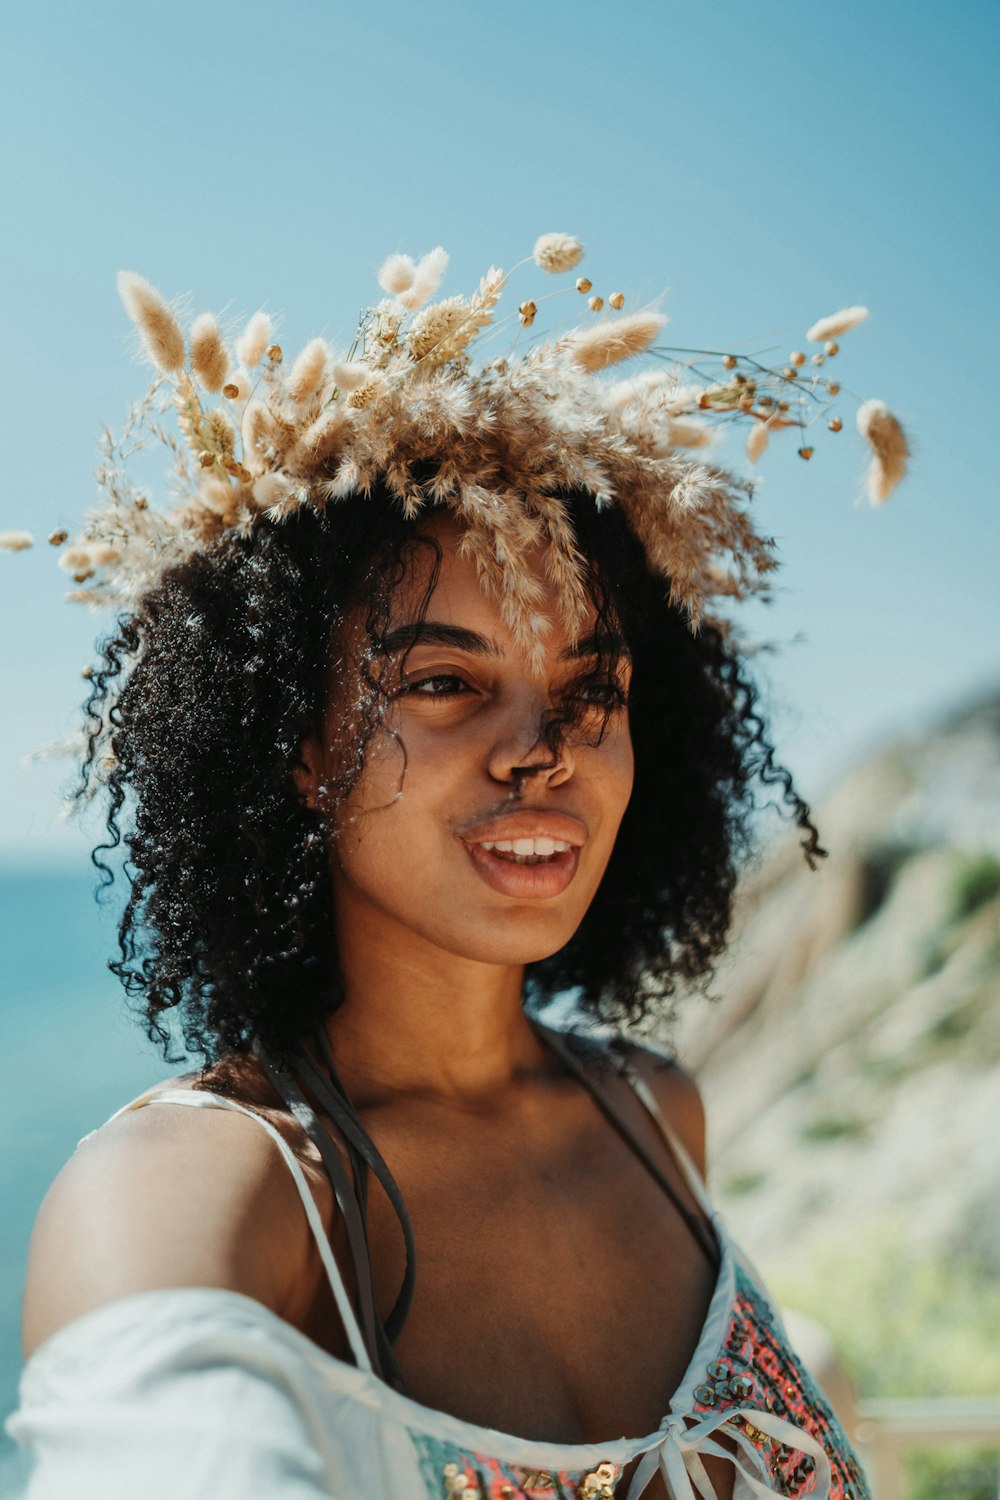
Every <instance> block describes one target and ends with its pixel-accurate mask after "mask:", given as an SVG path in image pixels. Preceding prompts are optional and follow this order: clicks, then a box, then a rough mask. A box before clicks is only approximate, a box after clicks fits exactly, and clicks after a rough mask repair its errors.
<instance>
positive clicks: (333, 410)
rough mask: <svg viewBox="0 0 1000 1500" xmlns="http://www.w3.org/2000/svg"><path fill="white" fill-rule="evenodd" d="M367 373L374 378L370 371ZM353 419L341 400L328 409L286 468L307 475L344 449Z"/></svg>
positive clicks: (294, 450)
mask: <svg viewBox="0 0 1000 1500" xmlns="http://www.w3.org/2000/svg"><path fill="white" fill-rule="evenodd" d="M368 374H369V376H370V375H371V371H370V370H369V371H368ZM356 389H363V387H356ZM353 420H354V419H353V417H352V416H351V413H350V411H349V410H348V409H347V408H346V407H345V406H344V405H343V404H342V403H341V402H340V401H336V402H334V403H333V404H332V405H331V406H328V407H327V409H326V411H325V412H324V413H323V415H322V416H320V417H317V418H316V420H315V422H313V423H312V424H311V425H310V426H309V427H307V428H306V430H305V432H304V433H303V434H302V436H301V437H300V438H299V440H298V442H297V443H296V444H295V446H294V448H292V449H291V451H290V452H289V454H288V455H287V457H286V458H285V460H284V464H285V468H286V469H288V470H289V472H290V473H293V474H297V473H299V472H300V471H301V472H308V471H309V469H310V468H311V467H312V466H314V465H316V464H318V463H322V462H323V461H324V460H325V459H328V458H329V457H330V455H331V454H332V453H335V452H336V451H337V449H338V448H339V447H341V446H342V444H343V441H344V438H345V436H346V435H347V433H348V432H349V431H350V429H351V426H352V424H353ZM269 503H273V502H269Z"/></svg>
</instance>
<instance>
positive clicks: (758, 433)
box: [747, 417, 774, 464]
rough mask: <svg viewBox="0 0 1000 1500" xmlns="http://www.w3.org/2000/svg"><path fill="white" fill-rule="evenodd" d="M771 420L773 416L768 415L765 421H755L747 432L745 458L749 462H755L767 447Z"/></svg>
mask: <svg viewBox="0 0 1000 1500" xmlns="http://www.w3.org/2000/svg"><path fill="white" fill-rule="evenodd" d="M773 420H774V418H773V417H769V418H768V419H767V421H766V422H755V423H754V424H753V426H752V427H751V429H750V431H749V432H748V433H747V459H748V461H749V462H750V463H752V464H755V463H757V462H758V460H759V459H760V457H761V455H762V453H763V452H764V449H765V448H766V447H767V440H768V438H769V437H770V436H771V423H772V422H773Z"/></svg>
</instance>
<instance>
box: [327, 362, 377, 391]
mask: <svg viewBox="0 0 1000 1500" xmlns="http://www.w3.org/2000/svg"><path fill="white" fill-rule="evenodd" d="M371 376H372V372H371V367H370V365H365V364H362V363H361V361H360V360H358V359H354V360H344V362H343V363H342V364H336V365H334V367H333V383H334V385H335V386H336V387H337V388H338V390H341V391H356V390H357V388H358V386H360V385H364V384H365V381H367V380H370V379H371Z"/></svg>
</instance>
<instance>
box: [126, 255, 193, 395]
mask: <svg viewBox="0 0 1000 1500" xmlns="http://www.w3.org/2000/svg"><path fill="white" fill-rule="evenodd" d="M118 295H119V297H120V298H121V299H122V305H123V307H124V308H125V311H126V312H127V313H128V315H129V317H130V318H131V319H132V322H133V323H134V324H135V326H136V328H137V330H138V333H139V338H140V340H141V342H142V347H143V348H144V349H145V351H146V354H147V356H148V358H149V359H150V361H151V362H152V363H153V364H154V365H155V366H156V368H157V369H158V370H162V371H163V372H164V374H166V375H169V374H170V373H171V371H173V370H179V369H180V368H181V366H182V365H183V363H184V333H183V331H182V329H181V325H180V324H179V323H178V321H177V319H176V318H175V317H174V315H173V313H172V312H171V311H170V308H169V306H168V305H167V302H166V299H165V298H164V297H162V296H161V294H160V293H159V292H158V291H157V290H156V288H155V286H151V285H150V283H149V282H148V281H147V280H146V278H145V277H144V276H140V275H139V274H138V272H136V271H119V272H118Z"/></svg>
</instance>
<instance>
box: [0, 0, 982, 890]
mask: <svg viewBox="0 0 1000 1500" xmlns="http://www.w3.org/2000/svg"><path fill="white" fill-rule="evenodd" d="M4 33H5V38H4V39H5V45H4V49H3V56H2V58H0V97H2V99H3V105H2V110H3V116H4V124H5V130H4V137H5V144H4V147H3V162H2V171H3V201H4V205H5V208H6V214H5V219H6V222H7V225H8V231H7V233H6V234H5V236H4V238H3V242H2V244H0V264H2V269H3V276H2V286H3V329H4V333H3V353H4V359H3V366H2V370H0V379H2V381H3V413H4V438H5V460H6V461H5V464H4V470H3V478H2V480H0V527H17V528H21V527H26V528H28V529H30V530H32V531H34V532H35V533H36V534H37V535H39V536H40V537H44V535H45V534H46V533H47V532H48V530H50V529H51V528H52V527H53V526H55V525H57V524H63V525H68V526H70V527H72V525H73V524H74V522H75V521H76V520H77V519H78V518H79V517H80V516H81V514H82V512H83V511H84V509H85V508H86V507H87V505H88V504H89V503H90V501H91V500H92V498H93V494H94V490H93V483H92V473H93V470H94V467H95V464H96V457H97V450H96V439H97V433H98V429H99V426H100V424H101V423H102V422H105V421H106V422H109V423H110V424H111V425H112V426H114V425H116V424H118V423H119V422H120V420H121V417H122V415H123V414H124V410H125V407H126V405H127V403H128V401H129V400H130V399H131V398H132V397H134V396H136V395H138V394H139V393H140V392H141V390H142V388H143V385H144V375H143V372H142V370H140V369H139V368H138V367H137V366H136V365H135V364H134V363H132V362H131V360H130V355H129V350H128V346H127V333H128V327H127V324H126V320H125V317H124V314H123V313H122V311H121V308H120V306H119V304H118V301H117V296H116V293H115V289H114V275H115V272H116V271H117V270H118V269H119V268H120V267H123V266H126V267H130V268H133V269H137V270H141V271H142V272H143V273H144V274H145V275H147V276H148V277H149V278H150V279H151V280H153V281H154V282H156V283H157V284H158V285H159V286H160V287H161V288H162V289H163V290H164V291H165V292H166V293H167V294H168V295H169V296H174V295H175V294H189V295H190V300H191V305H192V307H193V308H195V309H199V310H200V309H202V308H206V309H212V310H215V311H229V312H232V313H236V312H250V311H252V310H253V309H254V308H256V307H257V306H259V305H261V304H262V303H263V304H265V305H266V306H267V307H268V308H269V309H270V310H271V311H273V312H277V313H280V314H281V317H282V340H283V342H284V343H285V344H286V345H287V346H289V347H295V346H296V345H298V344H299V343H301V342H304V341H305V339H306V338H308V337H310V336H312V335H313V334H315V333H317V332H324V333H326V334H327V335H328V336H329V337H330V338H331V339H332V340H333V341H334V342H337V341H338V340H343V339H344V338H346V337H347V336H349V334H350V332H351V331H352V329H353V327H354V324H355V321H356V316H357V312H358V310H359V308H360V307H362V306H363V305H365V304H366V303H367V302H369V301H370V300H372V298H373V295H375V293H376V290H377V289H376V287H375V282H374V271H375V268H376V267H377V265H378V263H379V262H380V261H381V259H382V258H383V257H384V255H385V254H386V253H388V252H389V251H390V250H396V249H400V250H407V251H410V252H411V253H420V252H422V251H424V250H426V249H428V248H430V247H431V246H432V245H434V244H437V243H441V244H443V245H444V246H445V247H446V248H447V249H449V250H450V251H451V254H452V270H451V272H450V273H449V277H448V280H447V281H446V283H445V287H444V289H443V290H444V291H445V292H446V293H447V292H449V291H466V290H467V289H468V288H469V286H470V284H471V283H472V282H473V281H474V280H475V279H476V278H477V277H478V276H479V275H480V274H481V272H482V271H483V270H484V269H485V268H486V266H487V265H488V264H489V263H490V262H496V263H498V264H501V265H508V264H511V263H512V262H513V261H515V260H517V259H519V258H520V257H521V256H522V255H523V254H524V253H526V252H527V251H529V250H530V247H531V245H532V243H533V241H534V239H535V237H536V235H537V234H538V233H540V232H542V231H544V230H548V229H561V230H566V231H569V232H572V233H575V234H578V235H579V236H580V237H581V238H582V239H583V240H584V241H585V242H586V244H587V247H588V253H587V261H586V265H585V269H586V270H587V273H588V274H589V275H590V276H591V277H592V279H593V280H594V281H595V282H596V283H598V284H600V285H602V286H608V287H610V286H611V283H614V284H615V285H616V286H617V287H620V288H621V289H622V290H623V291H624V292H625V293H626V295H627V297H628V299H629V303H630V305H633V306H634V305H638V304H641V303H643V302H645V301H647V300H649V299H652V298H655V297H662V304H661V305H662V306H663V308H664V310H665V311H667V312H668V313H669V314H670V317H671V325H670V328H669V330H668V333H669V338H670V342H673V343H676V344H678V345H691V344H697V345H698V346H703V347H713V348H714V347H720V346H721V347H736V348H740V349H749V348H754V347H759V346H760V344H762V343H768V342H770V341H772V339H773V341H774V342H775V344H776V345H777V346H778V347H779V348H780V349H783V348H788V349H790V348H792V347H794V346H795V345H796V344H799V343H801V341H802V332H803V330H804V329H805V328H806V327H807V326H808V325H809V324H810V323H811V322H812V321H813V320H814V319H815V318H817V317H819V316H821V315H822V314H825V313H827V312H830V311H832V310H833V309H835V308H837V307H841V306H844V305H845V304H851V303H855V302H862V303H865V304H867V305H868V306H869V307H870V308H871V309H872V317H871V319H870V321H869V323H867V324H866V325H865V326H864V327H863V328H861V329H859V330H857V332H855V333H854V334H852V335H850V336H849V339H845V340H844V341H843V343H844V350H843V355H842V357H841V370H840V373H841V375H842V378H843V381H844V384H845V385H846V386H849V387H850V388H851V389H852V390H854V391H856V392H857V393H858V394H859V395H860V396H862V397H864V396H879V397H882V398H883V399H884V400H886V401H888V402H889V404H890V405H891V406H892V407H893V408H894V409H895V410H896V411H897V412H898V413H899V414H900V416H901V417H902V418H903V419H904V421H905V422H906V424H907V425H908V427H909V429H910V430H911V433H912V435H913V439H914V447H915V459H914V464H913V470H912V475H911V477H910V479H909V480H908V481H907V483H906V484H905V486H904V487H903V488H901V489H900V490H899V491H898V492H897V494H896V495H895V496H894V497H893V498H892V500H891V501H890V502H889V504H888V505H887V506H885V507H884V508H883V509H881V510H878V511H873V510H871V509H869V508H867V507H855V506H854V504H853V501H854V498H855V496H856V493H857V488H858V476H859V474H860V472H861V470H862V468H863V461H864V455H863V453H862V449H861V444H860V440H859V439H858V438H857V436H856V434H855V433H854V431H853V412H854V407H853V405H852V404H847V405H846V406H845V408H844V412H843V415H844V417H845V431H844V433H843V434H841V435H839V436H838V437H837V438H835V439H833V438H828V440H827V441H821V442H819V443H817V453H816V457H815V458H814V459H813V461H812V462H811V463H810V464H809V465H805V464H803V463H802V461H801V460H800V459H798V458H797V457H796V455H795V452H794V446H795V445H794V443H791V442H790V443H789V444H788V445H787V447H786V448H785V449H784V451H778V452H776V453H774V456H773V458H771V459H770V460H769V461H767V462H765V464H764V465H763V474H764V482H763V484H762V485H761V487H760V489H759V491H758V495H757V498H756V499H755V502H754V504H755V506H756V507H757V512H758V519H759V522H760V524H761V526H762V528H763V529H765V530H767V531H769V532H770V533H771V534H772V535H774V536H775V537H776V538H777V540H778V543H779V547H780V554H781V557H782V561H783V569H782V573H781V575H780V576H779V584H780V591H779V595H778V599H777V601H776V603H775V604H774V605H773V606H771V607H770V608H769V609H767V610H764V609H763V608H761V607H759V606H751V607H750V608H749V609H748V611H747V614H746V618H747V620H748V622H749V623H750V624H751V625H753V627H754V628H755V629H756V630H758V632H759V633H760V634H761V635H764V636H766V637H767V638H768V639H770V640H774V641H779V642H784V643H785V645H784V647H783V649H782V650H781V651H780V652H778V653H775V654H768V655H767V656H766V657H765V658H764V659H763V660H762V663H761V666H762V670H763V671H764V673H765V677H766V692H767V697H766V701H767V703H768V704H769V705H770V707H771V712H772V716H773V724H774V731H775V737H776V740H777V745H778V752H779V756H780V758H782V759H783V760H784V761H785V762H786V763H787V764H788V765H790V767H791V769H792V770H793V771H794V772H795V773H796V776H797V778H798V779H799V782H800V785H801V787H802V790H803V791H804V793H805V794H806V795H807V796H809V797H819V796H820V795H821V794H822V792H823V790H824V789H825V788H826V787H827V786H828V785H829V784H830V783H831V781H832V780H833V779H834V778H835V777H836V776H837V774H839V772H840V771H841V770H842V769H843V768H844V767H846V766H847V765H849V764H851V763H852V762H853V761H854V760H856V759H857V758H859V757H860V756H862V755H864V754H865V753H866V752H867V751H868V750H869V749H870V748H871V747H873V746H874V745H875V744H877V743H879V742H880V741H881V740H882V739H884V738H885V737H887V736H891V735H892V734H894V733H896V732H899V731H907V732H908V731H912V730H916V729H918V728H919V727H920V725H921V724H922V723H925V722H926V721H927V720H928V718H929V717H932V716H934V715H935V714H936V713H938V712H939V711H941V710H942V709H943V708H946V707H948V706H949V705H952V704H957V703H960V702H962V701H963V700H964V699H966V698H968V697H969V696H971V695H973V694H975V693H977V692H980V691H984V690H985V689H986V688H987V687H989V686H997V685H1000V649H998V641H1000V629H998V627H1000V591H998V589H997V587H996V582H995V575H996V572H997V561H998V557H1000V549H998V541H1000V522H998V514H1000V511H998V493H997V490H998V485H997V479H996V462H995V455H994V453H993V452H991V451H989V449H988V441H989V437H990V436H991V434H992V433H993V432H995V431H996V428H997V423H996V420H995V417H994V411H993V407H994V399H995V398H994V391H995V381H994V379H993V377H991V376H990V374H989V362H990V360H991V359H992V358H993V357H994V356H995V351H996V349H997V347H998V332H1000V330H998V328H997V312H996V301H997V299H996V291H995V282H996V275H995V260H996V248H995V246H996V241H997V237H998V236H997V231H998V222H997V220H998V208H997V202H998V196H997V170H996V165H997V163H996V157H997V141H998V139H1000V135H998V131H997V123H998V122H997V118H996V116H997V107H996V87H995V79H996V77H997V76H998V63H1000V59H998V55H997V54H998V51H1000V48H998V23H997V19H996V10H995V7H994V6H992V5H987V4H986V3H979V0H963V3H962V4H961V5H958V6H954V7H950V8H945V7H944V6H941V5H932V4H929V3H926V0H917V3H908V4H905V5H904V4H900V3H896V0H884V3H874V4H872V3H869V4H858V3H844V4H841V5H838V6H837V7H829V6H825V7H821V6H808V5H802V4H801V3H794V4H793V3H785V0H772V3H771V4H769V5H768V6H766V7H759V6H758V7H749V6H746V5H743V4H738V3H736V0H722V3H719V4H716V5H711V6H708V5H694V4H684V5H681V4H677V3H674V0H659V3H649V0H639V3H633V4H630V5H629V6H627V7H626V6H621V5H615V6H613V5H607V4H603V3H600V4H598V3H587V0H576V3H570V0H549V3H545V0H536V3H534V4H531V5H529V4H527V3H524V0H508V3H507V4H505V5H503V6H489V7H487V6H485V5H473V4H459V3H455V0H449V3H440V0H435V3H431V4H428V5H424V6H419V7H418V6H415V5H413V4H402V3H396V0H392V3H380V0H369V3H366V4H365V5H364V6H361V5H354V6H347V5H343V4H340V3H336V0H326V3H320V0H308V3H307V0H289V3H286V4H285V5H283V6H276V5H273V4H272V5H268V6H263V5H257V6H254V5H251V4H244V5H236V4H233V3H231V0H221V3H216V4H202V5H194V4H191V3H189V0H175V3H173V4H172V5H171V6H169V7H158V8H149V7H137V6H135V5H134V4H132V5H125V4H121V3H118V0H111V3H100V0H95V3H94V4H92V5H90V6H86V7H83V6H78V5H73V4H70V3H68V0H67V3H53V0H34V3H33V4H32V6H31V7H27V6H16V7H15V6H14V5H9V6H7V7H5V15H4ZM533 289H534V288H533V287H532V286H528V285H525V287H524V294H525V295H527V294H528V293H529V292H530V291H532V290H533ZM776 446H777V444H776V443H774V444H772V449H773V448H774V447H776ZM727 457H731V458H732V459H733V460H735V461H738V457H739V456H738V454H736V453H733V454H731V455H727ZM54 563H55V556H54V554H53V553H52V551H51V549H49V548H48V547H46V546H45V545H44V544H43V545H42V546H40V547H37V548H36V549H35V551H34V552H32V553H27V554H21V555H18V556H8V555H3V554H0V629H2V631H3V639H4V650H3V652H2V653H0V703H2V704H3V705H4V709H5V712H4V716H3V717H4V733H3V736H2V738H0V851H2V852H0V858H5V859H6V860H7V861H15V862H16V861H27V862H31V863H40V862H45V861H55V862H65V861H79V860H81V859H82V857H83V849H84V846H83V843H82V840H81V835H80V833H79V832H76V831H74V830H72V829H71V828H67V827H66V825H65V824H63V823H61V822H60V821H59V820H58V817H57V798H56V793H57V790H58V788H59V785H60V784H61V782H62V781H63V780H64V779H65V775H66V768H65V767H63V766H56V765H54V764H45V765H41V766H38V765H35V766H32V767H24V766H23V765H22V763H21V762H22V758H23V757H24V755H25V754H26V753H27V752H28V751H30V750H31V749H32V748H33V747H35V746H38V745H40V744H43V743H45V742H47V741H50V740H52V739H54V738H57V737H58V736H60V735H61V734H64V733H66V732H67V731H68V730H69V729H71V728H72V726H73V724H74V722H75V714H76V709H77V706H78V704H79V701H80V699H81V692H82V686H83V685H82V683H81V681H80V677H79V672H80V668H81V667H82V666H83V665H84V664H85V663H86V662H87V661H88V659H89V657H90V643H91V641H92V639H93V637H94V635H95V634H96V633H97V632H98V631H100V629H101V628H102V620H101V618H100V617H99V616H95V615H92V614H89V613H88V612H86V611H84V610H82V609H80V608H79V607H77V606H72V605H69V604H66V603H64V602H62V594H63V591H64V590H63V586H64V577H63V575H62V574H61V573H60V572H59V571H58V570H57V569H56V568H55V566H54Z"/></svg>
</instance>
